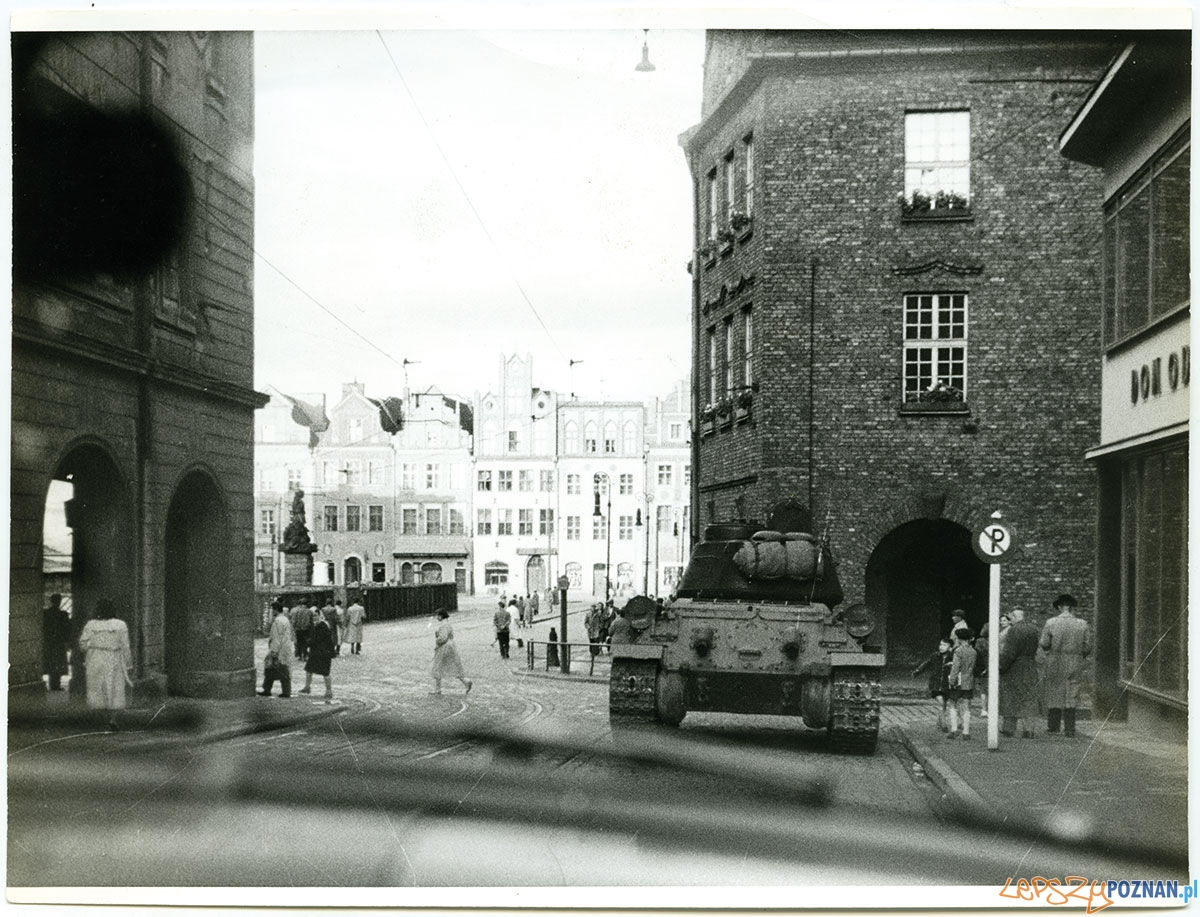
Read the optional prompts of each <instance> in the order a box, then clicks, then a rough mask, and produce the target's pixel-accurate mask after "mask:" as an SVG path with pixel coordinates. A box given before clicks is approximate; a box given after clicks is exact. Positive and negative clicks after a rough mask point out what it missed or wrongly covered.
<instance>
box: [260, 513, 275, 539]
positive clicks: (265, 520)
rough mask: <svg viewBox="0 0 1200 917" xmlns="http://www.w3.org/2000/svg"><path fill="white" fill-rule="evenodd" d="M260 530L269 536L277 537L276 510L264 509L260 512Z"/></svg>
mask: <svg viewBox="0 0 1200 917" xmlns="http://www.w3.org/2000/svg"><path fill="white" fill-rule="evenodd" d="M258 530H259V532H261V533H262V534H263V535H266V536H267V537H268V538H274V537H275V510H273V509H264V510H259V513H258Z"/></svg>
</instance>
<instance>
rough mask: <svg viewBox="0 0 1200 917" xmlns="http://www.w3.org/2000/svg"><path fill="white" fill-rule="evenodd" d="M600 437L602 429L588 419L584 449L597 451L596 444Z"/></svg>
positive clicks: (584, 434) (584, 435)
mask: <svg viewBox="0 0 1200 917" xmlns="http://www.w3.org/2000/svg"><path fill="white" fill-rule="evenodd" d="M599 439H600V430H599V428H598V427H597V426H596V424H595V423H594V422H593V421H590V420H589V421H588V423H587V426H585V427H584V428H583V451H584V452H595V451H596V444H597V442H598V441H599Z"/></svg>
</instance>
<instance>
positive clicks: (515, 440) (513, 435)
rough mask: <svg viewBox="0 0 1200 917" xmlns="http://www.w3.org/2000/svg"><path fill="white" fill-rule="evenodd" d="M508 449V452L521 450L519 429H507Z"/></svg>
mask: <svg viewBox="0 0 1200 917" xmlns="http://www.w3.org/2000/svg"><path fill="white" fill-rule="evenodd" d="M508 451H509V452H520V451H521V431H520V430H509V431H508Z"/></svg>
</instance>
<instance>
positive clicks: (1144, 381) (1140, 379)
mask: <svg viewBox="0 0 1200 917" xmlns="http://www.w3.org/2000/svg"><path fill="white" fill-rule="evenodd" d="M1166 375H1167V378H1166V383H1167V389H1168V391H1172V392H1174V391H1177V390H1178V389H1179V388H1180V386H1184V387H1186V386H1188V385H1189V384H1190V383H1191V378H1192V348H1191V347H1190V346H1188V345H1187V344H1184V345H1183V346H1182V347H1180V348H1179V350H1178V351H1172V352H1171V353H1170V354H1169V355H1168V356H1167V374H1166ZM1162 393H1163V358H1162V357H1155V358H1154V359H1153V360H1151V361H1150V362H1149V363H1143V364H1142V366H1141V369H1133V370H1130V372H1129V400H1130V402H1131V403H1133V404H1137V403H1138V402H1139V401H1149V400H1150V399H1151V398H1157V397H1158V396H1159V395H1161V394H1162Z"/></svg>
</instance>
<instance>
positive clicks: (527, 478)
mask: <svg viewBox="0 0 1200 917" xmlns="http://www.w3.org/2000/svg"><path fill="white" fill-rule="evenodd" d="M517 490H519V491H521V492H523V493H532V492H533V472H532V471H528V470H526V471H518V472H517Z"/></svg>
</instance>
